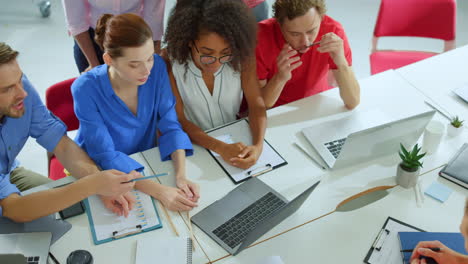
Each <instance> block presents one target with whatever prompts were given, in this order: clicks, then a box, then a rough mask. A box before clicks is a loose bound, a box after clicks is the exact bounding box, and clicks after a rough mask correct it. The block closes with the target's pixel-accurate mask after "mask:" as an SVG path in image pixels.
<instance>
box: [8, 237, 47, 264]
mask: <svg viewBox="0 0 468 264" xmlns="http://www.w3.org/2000/svg"><path fill="white" fill-rule="evenodd" d="M51 241H52V233H50V232H35V233H13V234H0V263H12V264H13V263H18V264H19V263H28V264H47V256H48V254H49V248H50V244H51ZM21 255H23V256H24V258H23V262H21ZM17 261H18V262H17Z"/></svg>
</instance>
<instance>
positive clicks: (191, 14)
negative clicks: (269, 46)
mask: <svg viewBox="0 0 468 264" xmlns="http://www.w3.org/2000/svg"><path fill="white" fill-rule="evenodd" d="M256 30H257V24H256V22H255V19H254V17H253V14H252V11H251V10H250V9H249V8H248V7H247V5H246V4H245V3H244V2H243V1H242V0H179V1H178V2H177V4H176V6H175V7H174V9H172V11H171V15H170V17H169V21H168V24H167V29H166V33H165V36H164V42H165V43H166V44H167V52H168V54H169V57H170V58H171V59H172V60H175V61H177V62H178V63H180V64H184V65H185V67H186V69H187V67H188V60H189V58H190V53H191V49H190V46H189V45H190V44H191V43H193V41H194V40H197V39H198V37H199V36H200V34H203V33H216V34H218V35H220V36H221V37H222V38H224V39H225V40H226V42H228V43H229V46H230V48H231V50H232V55H233V60H232V61H231V62H230V64H231V65H232V67H233V68H234V70H236V71H240V69H241V64H242V63H243V62H245V61H246V60H247V59H248V58H249V57H252V56H255V45H256V39H257V32H256Z"/></svg>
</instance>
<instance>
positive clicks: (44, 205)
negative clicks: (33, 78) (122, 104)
mask: <svg viewBox="0 0 468 264" xmlns="http://www.w3.org/2000/svg"><path fill="white" fill-rule="evenodd" d="M17 56H18V52H17V51H14V50H12V49H11V48H10V46H8V45H7V44H5V43H3V42H0V217H1V216H4V217H7V218H10V219H12V220H14V221H17V222H27V221H31V220H34V219H36V218H39V217H43V216H46V215H49V214H52V213H54V212H57V211H60V210H62V209H64V208H67V207H69V206H71V205H73V204H74V203H76V202H78V201H81V200H83V199H85V198H86V197H88V196H90V195H95V194H99V195H103V196H112V197H113V196H117V195H121V194H124V193H126V192H128V191H130V190H131V189H132V188H133V186H134V183H123V182H127V181H129V180H131V179H133V178H135V177H138V175H136V174H133V173H132V174H125V173H123V172H119V171H117V170H108V171H103V172H99V170H98V168H97V166H96V165H95V164H94V162H93V161H92V160H91V159H90V158H89V157H88V156H87V155H86V153H85V152H84V151H83V150H82V149H81V148H80V147H78V146H77V145H76V144H75V143H74V142H73V141H72V140H71V139H70V138H68V136H67V135H66V126H65V125H64V124H63V123H62V122H61V121H60V120H59V119H58V118H57V117H55V116H54V115H52V114H51V113H50V112H49V111H48V110H47V108H46V107H45V106H44V104H43V103H42V102H41V99H40V97H39V95H38V94H37V92H36V91H35V90H34V88H33V87H32V85H31V83H30V82H29V80H28V79H27V78H26V76H25V75H24V74H23V73H22V71H21V69H20V67H19V65H18V63H17V61H16V57H17ZM29 136H31V137H33V138H35V139H36V141H37V142H38V143H39V144H40V145H41V146H43V147H44V148H46V149H47V151H49V152H53V153H54V154H55V155H56V156H57V158H58V159H59V160H60V162H61V163H62V164H63V165H64V166H65V168H67V169H68V171H70V172H71V173H72V174H73V175H74V176H75V177H77V178H82V179H80V180H78V181H76V182H74V183H72V184H69V185H67V186H64V187H62V188H57V189H52V190H47V191H41V192H37V193H33V194H30V195H26V196H21V194H20V191H24V189H26V188H30V187H33V186H34V185H36V184H39V183H44V182H45V181H44V180H43V179H41V178H39V177H43V176H40V175H38V174H35V173H29V171H27V170H25V169H22V168H19V167H18V161H17V160H16V156H17V155H18V153H19V152H20V150H21V149H22V147H23V146H24V144H25V143H26V140H27V139H28V137H29ZM28 174H29V175H28ZM12 175H13V176H15V177H14V178H11V176H12ZM84 176H87V177H84ZM44 179H46V178H45V177H44ZM15 181H17V182H18V183H20V184H18V186H17V185H15V183H16V182H15ZM31 182H32V183H33V184H30V183H31ZM18 187H20V188H18Z"/></svg>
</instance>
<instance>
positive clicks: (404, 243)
mask: <svg viewBox="0 0 468 264" xmlns="http://www.w3.org/2000/svg"><path fill="white" fill-rule="evenodd" d="M398 238H399V240H400V245H401V249H402V250H403V249H413V248H415V247H416V245H417V244H418V243H419V242H420V241H434V240H438V241H440V242H442V244H444V245H446V246H447V247H449V248H451V249H453V250H455V251H457V252H459V253H462V254H465V255H466V254H468V253H467V252H466V250H465V240H464V239H463V236H462V234H461V233H436V232H399V233H398ZM411 254H412V252H403V253H402V255H403V256H402V257H403V263H404V264H407V263H409V259H410V258H411ZM426 261H427V263H428V264H430V263H436V262H435V261H434V260H433V259H426ZM431 261H432V262H431Z"/></svg>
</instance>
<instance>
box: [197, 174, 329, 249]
mask: <svg viewBox="0 0 468 264" xmlns="http://www.w3.org/2000/svg"><path fill="white" fill-rule="evenodd" d="M319 183H320V181H319V182H317V183H315V184H314V185H313V186H311V187H309V188H307V190H305V191H304V192H303V193H301V194H300V195H299V196H297V197H296V198H295V199H294V200H292V201H288V200H287V199H285V198H284V197H283V196H281V195H280V194H279V193H277V192H276V191H275V190H273V189H272V188H271V187H269V186H268V185H266V184H265V183H263V182H262V181H261V180H259V179H258V178H256V177H254V178H251V179H249V180H248V181H246V182H244V183H243V184H242V185H240V186H238V187H237V188H235V189H234V190H232V191H231V192H229V193H228V194H227V195H226V196H224V197H223V198H222V199H220V200H218V201H216V202H214V203H213V204H211V205H210V206H208V207H206V208H205V209H203V210H202V211H200V212H199V213H197V214H196V215H194V216H193V217H192V222H193V223H194V224H195V225H196V226H198V227H199V228H200V229H201V230H203V232H205V233H206V234H207V235H208V236H209V237H211V238H212V239H213V240H214V241H216V242H217V243H218V244H219V245H220V246H221V247H223V248H224V249H225V250H226V251H227V252H229V253H231V254H232V255H236V254H238V253H239V252H241V251H242V250H243V249H245V248H246V247H248V246H249V245H250V244H252V243H253V242H254V241H255V240H257V239H258V238H259V237H260V236H262V235H263V234H265V233H266V232H268V231H269V230H270V229H272V228H273V227H275V226H276V225H277V224H279V223H280V222H282V221H283V220H284V219H286V218H287V217H288V216H290V215H292V214H293V213H294V212H295V211H296V210H297V209H299V207H300V206H301V205H302V203H304V201H305V200H306V199H307V197H309V195H310V194H311V193H312V191H313V190H314V189H315V187H317V185H318V184H319Z"/></svg>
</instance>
